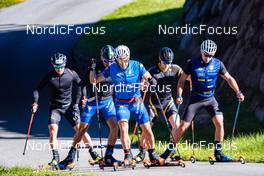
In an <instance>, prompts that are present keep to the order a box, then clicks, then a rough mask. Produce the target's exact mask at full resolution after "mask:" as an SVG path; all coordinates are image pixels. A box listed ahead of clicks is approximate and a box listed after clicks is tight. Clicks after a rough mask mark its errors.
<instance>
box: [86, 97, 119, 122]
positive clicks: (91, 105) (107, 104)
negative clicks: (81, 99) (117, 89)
mask: <svg viewBox="0 0 264 176" xmlns="http://www.w3.org/2000/svg"><path fill="white" fill-rule="evenodd" d="M98 106H99V110H100V113H101V114H102V115H103V117H104V119H105V120H106V121H107V120H108V119H109V118H111V117H115V116H116V109H115V104H114V101H113V98H109V99H106V100H100V101H98ZM95 114H96V101H95V100H93V101H91V102H87V103H86V105H85V108H84V109H83V112H82V115H81V122H83V123H88V124H89V123H90V121H91V119H92V117H93V116H94V115H95Z"/></svg>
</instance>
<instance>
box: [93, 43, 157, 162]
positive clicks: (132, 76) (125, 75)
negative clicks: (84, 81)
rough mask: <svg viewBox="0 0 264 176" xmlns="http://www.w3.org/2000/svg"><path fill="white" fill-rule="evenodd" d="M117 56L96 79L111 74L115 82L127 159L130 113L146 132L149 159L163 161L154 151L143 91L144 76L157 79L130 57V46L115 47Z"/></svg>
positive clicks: (128, 154) (128, 152)
mask: <svg viewBox="0 0 264 176" xmlns="http://www.w3.org/2000/svg"><path fill="white" fill-rule="evenodd" d="M115 59H116V61H117V63H113V64H112V65H111V66H110V67H108V68H106V69H105V70H104V72H103V73H102V74H99V75H97V77H96V82H97V83H98V82H101V81H104V80H105V79H107V78H108V77H111V79H112V82H113V84H114V92H115V98H116V99H115V107H116V117H117V121H118V124H119V127H120V134H121V142H122V146H123V149H124V153H125V157H124V163H125V165H129V164H131V162H132V153H131V149H130V144H131V141H130V138H129V135H128V128H129V127H128V124H129V123H128V122H129V119H130V114H133V116H134V117H135V118H136V121H137V122H138V124H139V125H140V127H141V128H142V131H143V133H144V134H145V135H146V140H147V142H146V143H147V144H148V145H147V148H148V152H149V158H150V161H151V162H152V163H155V164H161V161H160V159H159V157H158V156H157V155H156V154H155V140H154V135H153V133H152V129H151V126H150V122H149V116H148V113H147V110H146V108H145V106H144V103H143V102H142V99H141V92H140V87H141V82H142V81H143V80H148V81H149V83H150V85H151V86H156V84H157V81H156V80H155V79H154V78H153V77H152V76H151V75H150V73H149V72H148V71H146V69H145V68H144V66H143V65H142V64H141V63H139V62H138V61H135V60H130V50H129V48H128V47H127V46H124V45H120V46H118V47H117V48H116V49H115ZM93 80H94V75H93V74H90V81H91V82H92V81H93Z"/></svg>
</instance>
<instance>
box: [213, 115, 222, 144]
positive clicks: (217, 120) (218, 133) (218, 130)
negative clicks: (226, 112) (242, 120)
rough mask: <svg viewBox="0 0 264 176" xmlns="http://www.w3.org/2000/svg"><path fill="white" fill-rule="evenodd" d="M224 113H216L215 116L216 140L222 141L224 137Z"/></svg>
mask: <svg viewBox="0 0 264 176" xmlns="http://www.w3.org/2000/svg"><path fill="white" fill-rule="evenodd" d="M223 119H224V118H223V115H216V116H214V117H213V119H212V120H213V123H214V126H215V141H219V142H222V141H223V139H224V121H223Z"/></svg>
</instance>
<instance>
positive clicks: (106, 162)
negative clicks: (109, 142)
mask: <svg viewBox="0 0 264 176" xmlns="http://www.w3.org/2000/svg"><path fill="white" fill-rule="evenodd" d="M121 165H122V162H121V161H119V160H116V159H115V158H114V157H113V156H112V155H106V156H105V157H104V159H103V160H100V161H99V168H100V169H102V170H104V168H105V167H113V169H114V171H116V170H117V169H118V167H119V166H121Z"/></svg>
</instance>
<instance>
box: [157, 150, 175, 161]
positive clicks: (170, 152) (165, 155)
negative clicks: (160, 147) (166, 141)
mask: <svg viewBox="0 0 264 176" xmlns="http://www.w3.org/2000/svg"><path fill="white" fill-rule="evenodd" d="M172 153H173V150H171V149H169V148H167V149H166V150H165V151H164V152H163V153H162V154H161V155H160V158H163V159H164V160H166V159H167V158H168V157H169V156H171V155H172Z"/></svg>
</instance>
